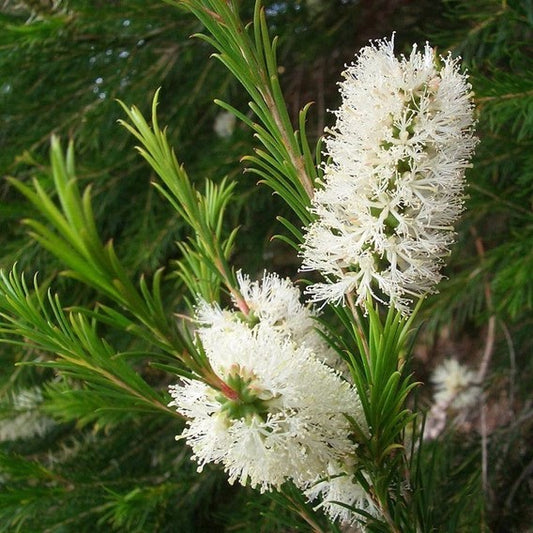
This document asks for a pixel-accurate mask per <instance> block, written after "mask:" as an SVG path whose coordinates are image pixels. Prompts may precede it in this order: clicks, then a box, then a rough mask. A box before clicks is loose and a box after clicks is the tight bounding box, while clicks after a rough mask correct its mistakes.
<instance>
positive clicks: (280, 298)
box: [170, 275, 366, 491]
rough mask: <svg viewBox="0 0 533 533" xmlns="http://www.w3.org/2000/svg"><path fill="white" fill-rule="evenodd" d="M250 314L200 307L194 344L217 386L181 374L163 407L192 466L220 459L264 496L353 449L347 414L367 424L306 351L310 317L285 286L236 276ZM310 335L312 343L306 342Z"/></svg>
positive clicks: (317, 472)
mask: <svg viewBox="0 0 533 533" xmlns="http://www.w3.org/2000/svg"><path fill="white" fill-rule="evenodd" d="M239 284H240V292H241V294H242V297H243V299H244V301H245V302H246V305H247V306H248V308H249V310H250V311H249V313H248V314H247V315H243V314H242V313H241V312H239V311H236V310H224V309H221V308H220V307H218V306H217V305H211V304H208V303H206V302H201V303H200V304H199V305H198V309H197V317H196V318H197V320H198V322H199V324H200V327H199V328H198V339H199V342H200V343H201V346H202V349H203V350H204V351H205V354H206V356H207V358H208V359H209V362H210V364H211V367H212V368H213V370H214V371H215V373H216V374H217V375H218V376H219V377H220V378H221V380H222V381H223V382H224V384H225V389H221V390H215V389H214V388H212V387H211V386H209V385H207V384H205V383H203V382H200V381H195V380H191V379H186V378H184V379H183V380H182V382H181V383H179V384H177V385H174V386H172V387H171V388H170V393H171V395H172V397H173V398H174V400H173V401H172V403H171V404H170V405H173V406H175V407H176V409H177V411H178V412H180V413H181V414H182V415H183V416H185V417H186V418H187V420H188V421H187V427H186V428H185V430H184V431H183V433H182V435H181V438H185V439H186V441H187V443H188V444H189V445H190V446H191V448H192V450H193V453H194V458H195V459H196V460H197V461H198V463H199V465H200V469H201V468H202V467H203V465H205V464H206V463H210V462H212V463H221V464H222V465H223V466H224V468H225V470H226V471H227V473H228V474H229V480H230V482H231V483H233V482H234V481H239V482H240V483H241V484H243V485H244V484H249V485H251V486H252V487H259V488H260V489H261V490H262V491H265V490H270V489H272V488H279V487H280V486H281V485H282V484H283V483H284V482H285V481H287V480H292V481H293V482H294V483H296V485H298V486H299V487H302V488H304V487H307V486H309V484H310V483H312V482H314V480H316V479H317V478H319V477H324V475H325V473H326V470H327V467H328V465H329V464H331V463H335V462H339V461H342V460H343V458H344V457H345V456H348V455H349V454H351V453H352V452H353V446H354V444H353V441H352V440H351V425H350V423H349V422H348V420H347V418H346V417H345V415H344V413H349V414H350V416H352V417H353V418H354V419H355V420H356V421H357V422H358V424H359V425H360V427H361V428H366V425H365V421H364V415H363V412H362V408H361V404H360V399H359V396H358V394H357V391H356V390H355V388H354V387H353V386H352V385H351V384H350V383H349V382H347V381H346V380H345V379H343V378H342V377H341V375H340V374H339V373H338V372H337V371H335V370H334V369H333V368H331V367H330V366H328V365H327V364H326V363H325V362H324V360H323V358H321V357H320V354H317V353H316V352H315V351H314V350H315V349H316V348H317V347H319V346H320V345H321V342H323V341H321V339H320V336H319V334H318V333H317V332H316V331H315V329H314V327H313V322H314V321H313V319H312V316H313V313H312V311H311V310H310V309H308V308H307V307H305V306H303V305H302V304H301V303H300V302H299V291H298V289H296V288H295V287H294V286H293V285H292V284H291V283H290V281H289V280H281V279H280V278H279V277H277V276H275V275H265V276H264V277H263V281H262V283H261V284H260V283H258V282H251V281H250V279H249V278H248V277H246V276H242V275H239ZM313 337H316V338H313Z"/></svg>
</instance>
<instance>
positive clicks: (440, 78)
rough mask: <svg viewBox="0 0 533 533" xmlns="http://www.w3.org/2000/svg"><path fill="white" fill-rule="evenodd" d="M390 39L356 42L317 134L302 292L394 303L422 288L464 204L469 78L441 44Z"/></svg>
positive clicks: (431, 280)
mask: <svg viewBox="0 0 533 533" xmlns="http://www.w3.org/2000/svg"><path fill="white" fill-rule="evenodd" d="M393 48H394V44H393V41H392V40H391V41H386V40H384V41H378V42H377V43H374V44H372V45H369V46H367V47H365V48H363V49H362V50H361V52H360V54H359V56H358V58H357V60H356V62H355V63H354V64H352V65H351V66H349V67H348V68H347V70H346V71H345V72H344V73H343V76H344V78H345V80H344V81H343V82H342V83H341V84H340V88H341V95H342V105H341V107H340V108H339V109H338V110H337V111H336V116H337V123H336V125H335V127H334V128H333V129H332V130H331V131H329V132H328V133H329V137H327V138H326V141H325V144H326V155H328V156H329V158H330V162H328V163H327V164H326V165H325V168H324V170H325V172H324V177H323V181H322V183H321V185H322V187H321V188H320V189H318V190H317V191H316V194H315V196H314V198H313V201H312V208H311V209H312V212H313V213H314V214H315V215H316V221H315V222H314V223H312V224H311V225H310V226H309V227H308V228H307V231H306V235H305V241H304V244H303V247H302V257H303V264H302V269H303V270H318V271H320V272H321V273H322V274H323V275H324V276H325V277H326V281H325V282H323V283H315V284H314V285H311V286H310V287H308V292H309V294H310V295H311V296H312V301H325V302H332V303H340V302H342V301H343V300H344V298H345V295H346V294H347V293H349V292H352V291H355V292H356V294H357V299H356V303H357V304H358V305H362V306H363V307H364V306H365V303H366V301H367V298H368V297H369V296H372V297H373V298H375V299H377V300H380V301H382V302H384V303H387V304H389V305H393V306H394V307H396V308H398V309H399V310H401V311H403V312H404V313H408V312H409V306H410V305H411V303H412V301H413V299H414V298H418V297H420V296H422V295H424V294H426V293H429V292H433V291H434V287H435V285H436V284H437V283H438V282H439V281H440V279H441V278H442V275H441V274H440V272H439V270H440V268H441V266H442V264H443V261H444V258H445V257H446V256H447V255H448V254H449V247H450V245H451V244H452V243H453V241H454V237H455V236H454V230H453V224H454V222H455V221H456V220H457V218H458V217H459V215H460V214H461V212H462V210H463V190H464V173H465V169H466V168H467V167H468V166H469V164H468V161H469V158H470V156H471V154H472V151H473V148H474V146H475V144H476V139H475V137H474V136H473V106H472V102H471V86H470V84H469V83H468V81H467V76H466V75H465V74H461V73H460V72H459V63H458V60H457V59H453V58H452V57H451V56H450V55H448V56H447V57H440V58H439V57H437V56H436V54H435V52H434V50H433V49H432V48H431V47H430V46H429V45H426V46H425V48H424V50H423V52H420V51H418V49H417V47H416V45H415V46H414V47H413V50H412V52H411V54H410V56H409V57H404V56H401V57H400V58H399V59H398V58H396V57H395V56H394V51H393Z"/></svg>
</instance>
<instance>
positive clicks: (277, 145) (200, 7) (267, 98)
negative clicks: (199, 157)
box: [171, 0, 319, 224]
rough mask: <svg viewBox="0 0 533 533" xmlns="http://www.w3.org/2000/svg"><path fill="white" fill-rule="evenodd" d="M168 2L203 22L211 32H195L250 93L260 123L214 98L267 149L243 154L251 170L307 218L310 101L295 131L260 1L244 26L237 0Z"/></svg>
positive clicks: (312, 171)
mask: <svg viewBox="0 0 533 533" xmlns="http://www.w3.org/2000/svg"><path fill="white" fill-rule="evenodd" d="M171 3H174V4H176V5H179V6H182V7H185V8H186V9H187V10H189V11H190V12H191V13H193V14H194V15H195V16H196V17H197V18H198V20H200V22H202V24H203V25H204V26H205V28H206V30H207V31H208V32H209V34H210V35H205V34H198V35H197V37H200V38H201V39H203V40H205V41H206V42H208V43H210V44H211V45H212V46H213V47H214V48H215V49H216V50H217V51H218V52H217V53H215V54H214V56H215V57H216V58H218V59H219V60H220V61H221V62H222V63H223V64H224V65H225V66H226V67H227V68H228V70H229V71H230V72H231V73H232V74H233V75H234V76H235V77H236V78H237V80H239V82H240V83H241V84H242V86H243V87H244V88H245V89H246V91H247V92H248V94H249V95H250V97H251V99H252V101H251V102H250V103H249V106H250V109H251V110H252V111H253V112H254V113H255V115H256V116H257V118H258V119H259V123H257V122H254V121H252V120H251V119H250V118H248V117H247V116H246V115H244V114H243V113H241V112H240V111H238V110H236V109H235V108H234V107H232V106H231V105H229V104H227V103H224V102H221V101H218V100H217V103H218V104H219V105H220V106H221V107H223V108H224V109H226V110H228V111H230V112H232V113H234V114H235V115H236V116H237V117H238V118H239V119H241V120H242V121H243V122H244V123H245V124H247V125H248V126H249V127H250V128H252V129H253V130H254V132H255V135H256V137H257V138H258V139H259V141H260V142H261V144H262V145H263V146H264V147H265V149H266V151H264V150H261V149H257V150H256V154H255V155H254V156H247V157H245V158H244V160H246V161H248V162H250V163H251V164H252V165H253V167H252V169H251V170H252V171H253V172H254V173H256V174H257V175H259V176H260V178H261V180H262V181H263V182H264V183H266V184H267V185H268V186H270V187H271V188H272V189H273V190H274V191H276V192H277V193H278V194H279V195H280V196H281V197H282V198H283V199H284V200H285V201H286V202H287V204H288V205H289V206H290V207H291V208H292V210H293V211H294V212H295V213H296V215H297V216H298V217H299V219H300V221H301V222H303V223H304V224H305V223H308V222H309V221H310V220H311V214H310V213H309V211H308V210H307V207H308V206H309V201H310V198H312V196H313V191H314V182H315V180H316V177H317V170H316V165H315V156H314V154H313V153H312V152H311V149H310V147H309V144H308V141H307V137H306V133H305V121H306V116H307V112H308V110H309V107H310V105H307V106H306V107H304V108H303V109H302V110H301V111H300V115H299V124H298V127H299V128H300V131H299V132H297V131H294V129H293V127H292V125H291V121H290V117H289V114H288V111H287V107H286V104H285V101H284V99H283V95H282V91H281V87H280V83H279V76H278V65H277V61H276V47H277V38H274V39H273V40H271V39H270V36H269V32H268V27H267V23H266V16H265V11H264V8H263V7H262V6H261V2H260V1H257V2H256V4H255V10H254V17H253V23H252V24H250V25H249V26H244V24H243V22H242V20H241V18H240V16H239V13H238V6H237V2H235V1H233V0H231V1H229V2H226V1H225V0H175V1H171ZM317 157H319V156H317ZM282 222H283V221H282Z"/></svg>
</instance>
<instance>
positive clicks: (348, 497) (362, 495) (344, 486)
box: [304, 461, 379, 525]
mask: <svg viewBox="0 0 533 533" xmlns="http://www.w3.org/2000/svg"><path fill="white" fill-rule="evenodd" d="M304 493H305V495H306V496H307V498H308V499H309V501H314V500H316V499H317V498H320V499H321V500H322V501H321V502H320V503H319V504H318V505H317V506H316V507H315V508H316V509H318V508H321V509H323V511H324V512H325V513H326V514H327V515H328V516H329V517H330V518H331V520H333V521H337V520H338V521H339V522H340V523H341V524H344V525H353V524H356V523H357V522H359V523H361V522H364V521H365V520H364V517H363V515H361V514H359V513H357V511H356V510H361V511H364V512H365V513H367V514H370V515H372V516H377V515H378V514H379V511H378V510H377V508H376V506H375V505H374V503H373V502H372V500H371V499H370V497H369V495H368V494H367V493H366V491H365V490H364V489H363V487H362V486H361V485H360V484H359V483H357V481H356V480H355V479H354V465H353V464H351V463H350V462H349V461H346V462H345V463H344V464H340V463H335V464H333V463H332V464H330V465H328V469H327V475H324V476H322V477H321V478H320V479H318V480H315V481H314V482H313V483H312V484H310V486H309V488H307V490H305V491H304Z"/></svg>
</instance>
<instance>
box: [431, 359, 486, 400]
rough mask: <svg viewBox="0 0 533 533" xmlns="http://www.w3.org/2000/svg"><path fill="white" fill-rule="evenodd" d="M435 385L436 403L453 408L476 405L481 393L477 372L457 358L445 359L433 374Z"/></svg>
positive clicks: (432, 378)
mask: <svg viewBox="0 0 533 533" xmlns="http://www.w3.org/2000/svg"><path fill="white" fill-rule="evenodd" d="M431 381H432V383H433V385H434V387H435V396H434V399H435V403H436V404H438V405H440V406H442V407H445V408H451V409H455V410H458V409H465V408H468V407H472V405H474V404H475V403H476V402H477V401H478V399H479V397H480V393H481V389H480V387H479V384H478V383H477V378H476V374H475V372H473V371H472V370H470V368H468V367H467V366H465V365H462V364H461V363H459V361H457V359H445V360H444V361H443V362H442V363H441V364H440V365H439V366H437V368H435V370H434V371H433V374H432V375H431Z"/></svg>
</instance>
